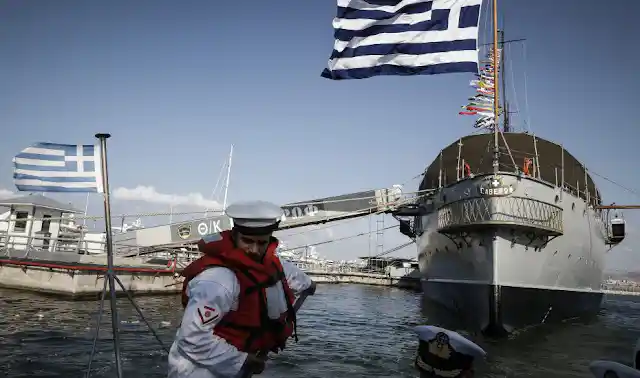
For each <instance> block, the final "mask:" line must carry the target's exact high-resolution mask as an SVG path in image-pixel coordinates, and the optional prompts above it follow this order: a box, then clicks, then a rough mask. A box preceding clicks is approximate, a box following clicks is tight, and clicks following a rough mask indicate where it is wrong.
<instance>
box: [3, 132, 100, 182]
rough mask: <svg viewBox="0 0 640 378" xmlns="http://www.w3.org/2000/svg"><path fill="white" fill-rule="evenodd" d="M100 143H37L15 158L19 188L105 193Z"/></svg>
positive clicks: (15, 173) (14, 163)
mask: <svg viewBox="0 0 640 378" xmlns="http://www.w3.org/2000/svg"><path fill="white" fill-rule="evenodd" d="M100 158H101V156H100V146H99V145H96V146H94V145H81V144H78V145H73V144H56V143H36V144H34V145H32V146H31V147H27V148H25V149H24V150H22V151H20V153H19V154H17V155H16V156H15V157H14V158H13V166H14V169H13V179H14V183H15V185H16V188H17V189H18V190H19V191H25V192H85V193H86V192H94V193H95V192H97V193H102V192H103V189H102V172H101V171H102V170H101V159H100Z"/></svg>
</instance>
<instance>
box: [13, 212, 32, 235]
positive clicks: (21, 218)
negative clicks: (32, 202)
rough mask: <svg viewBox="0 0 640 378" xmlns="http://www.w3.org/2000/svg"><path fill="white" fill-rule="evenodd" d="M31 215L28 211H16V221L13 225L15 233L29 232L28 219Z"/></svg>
mask: <svg viewBox="0 0 640 378" xmlns="http://www.w3.org/2000/svg"><path fill="white" fill-rule="evenodd" d="M28 218H29V213H28V212H26V211H16V221H15V222H14V224H13V231H15V232H25V231H27V219H28Z"/></svg>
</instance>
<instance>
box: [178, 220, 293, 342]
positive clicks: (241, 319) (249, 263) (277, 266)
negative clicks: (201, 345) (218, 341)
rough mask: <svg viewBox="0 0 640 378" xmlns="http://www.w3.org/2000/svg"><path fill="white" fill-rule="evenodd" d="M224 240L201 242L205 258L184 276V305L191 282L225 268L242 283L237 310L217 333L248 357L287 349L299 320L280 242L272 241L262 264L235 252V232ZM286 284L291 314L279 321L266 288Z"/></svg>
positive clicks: (239, 251) (232, 312)
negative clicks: (278, 253) (272, 316)
mask: <svg viewBox="0 0 640 378" xmlns="http://www.w3.org/2000/svg"><path fill="white" fill-rule="evenodd" d="M220 236H221V239H220V240H218V241H214V242H210V243H206V242H205V241H204V240H200V242H199V243H198V247H199V249H200V251H201V252H203V253H204V256H202V257H200V258H199V259H198V260H196V261H194V262H192V263H191V264H189V266H187V267H186V268H185V269H184V271H183V272H182V275H183V276H184V277H185V279H184V282H183V284H182V305H183V306H184V307H186V306H187V303H188V301H189V297H188V296H187V286H188V285H189V282H190V281H191V280H192V279H193V278H194V277H196V276H197V275H198V274H200V273H202V272H203V271H204V270H205V269H208V268H211V267H216V266H219V267H224V268H227V269H230V270H231V271H233V272H234V273H235V275H236V278H237V279H238V282H239V283H240V296H239V298H238V308H237V310H231V311H229V312H228V313H227V314H226V315H225V316H224V317H223V318H222V320H221V321H220V322H219V323H218V324H217V325H216V326H215V328H214V330H213V333H214V334H215V335H217V336H219V337H221V338H223V339H225V340H226V341H227V342H228V343H229V344H231V345H233V346H235V347H236V348H238V350H240V351H243V352H247V353H258V352H263V353H266V352H269V351H271V352H275V353H277V352H278V351H279V350H282V349H284V348H285V345H286V341H287V339H288V338H289V337H291V336H292V335H295V340H296V341H298V339H297V335H296V334H295V328H296V317H295V311H294V310H293V303H294V294H293V291H292V290H291V288H290V287H289V285H288V284H287V280H286V278H285V275H284V271H283V268H282V264H281V263H280V259H278V256H276V254H275V250H276V247H277V246H278V240H277V239H276V238H272V240H271V242H270V243H269V245H268V247H267V251H266V253H265V255H264V258H263V260H262V263H260V262H256V261H255V260H253V259H251V258H250V257H249V256H247V254H246V253H245V252H244V251H242V250H240V249H237V248H235V246H234V243H233V240H232V238H231V231H223V232H222V233H220ZM278 281H280V282H282V287H283V289H284V292H285V297H286V299H287V311H286V312H285V313H283V314H281V316H280V318H279V319H270V318H269V317H268V315H267V313H268V312H267V297H266V288H268V287H270V286H273V285H275V284H276V283H277V282H278Z"/></svg>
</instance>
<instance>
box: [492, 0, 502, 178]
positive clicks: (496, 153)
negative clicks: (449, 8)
mask: <svg viewBox="0 0 640 378" xmlns="http://www.w3.org/2000/svg"><path fill="white" fill-rule="evenodd" d="M493 65H494V70H493V96H494V97H493V117H494V121H493V174H494V175H498V172H499V170H500V167H499V162H500V146H499V144H498V143H499V139H498V133H499V132H500V130H499V128H498V109H499V106H500V105H499V103H500V101H499V97H498V94H499V90H498V87H499V85H498V0H493Z"/></svg>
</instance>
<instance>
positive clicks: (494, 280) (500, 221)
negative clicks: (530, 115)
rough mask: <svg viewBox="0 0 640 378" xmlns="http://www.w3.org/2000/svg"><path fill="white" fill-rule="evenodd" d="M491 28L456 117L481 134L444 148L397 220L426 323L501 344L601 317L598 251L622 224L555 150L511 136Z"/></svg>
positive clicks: (557, 146)
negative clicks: (470, 121)
mask: <svg viewBox="0 0 640 378" xmlns="http://www.w3.org/2000/svg"><path fill="white" fill-rule="evenodd" d="M494 4H495V2H494ZM496 20H497V16H496V15H495V10H494V38H493V41H494V42H495V43H491V44H490V45H491V46H492V47H491V48H490V49H489V52H488V53H487V59H486V60H485V61H481V62H480V65H479V71H478V73H477V75H476V78H475V79H474V80H472V81H471V83H470V84H471V86H472V87H474V88H475V90H476V94H475V95H474V96H473V97H471V98H470V99H469V103H468V104H467V105H466V106H463V109H462V111H460V114H463V115H472V116H476V117H477V119H476V121H475V127H476V128H477V130H478V131H479V132H478V133H474V134H470V135H467V136H464V137H461V138H459V139H458V140H456V141H454V142H453V143H451V144H450V145H448V146H447V147H445V148H444V149H442V150H441V151H440V152H439V153H438V154H437V156H436V157H435V159H434V160H433V161H432V163H431V164H430V165H429V166H428V167H427V168H426V170H425V171H424V173H423V179H422V181H421V183H420V186H419V193H422V194H423V195H422V196H420V197H418V198H417V199H416V201H415V203H414V204H412V205H411V206H404V207H401V208H399V209H398V210H397V211H396V212H395V216H396V218H397V219H398V220H399V221H400V227H401V232H402V233H403V234H405V235H407V236H409V237H411V238H413V239H414V240H415V242H416V245H417V250H418V260H419V265H420V271H421V276H422V288H423V292H424V295H423V297H424V304H425V306H424V308H425V310H427V309H428V315H430V316H435V317H436V318H437V319H438V320H439V321H440V320H441V321H442V322H446V323H456V324H458V325H460V324H463V325H464V326H467V327H469V328H472V329H475V330H481V331H482V332H484V333H488V334H502V335H504V334H509V333H511V332H513V331H515V330H519V329H522V328H528V327H530V326H534V325H538V324H541V323H549V322H553V321H558V320H566V319H570V318H576V317H580V316H584V315H593V314H596V313H597V312H598V311H599V309H600V305H601V302H602V298H603V292H602V290H601V284H602V279H603V269H604V264H605V261H604V260H605V253H606V252H607V250H608V249H610V248H612V247H613V246H615V245H616V244H618V243H620V242H621V241H622V240H624V238H625V222H624V219H623V218H621V217H618V215H617V214H614V213H613V212H610V209H612V208H615V206H603V204H602V197H601V193H600V191H599V190H598V188H597V186H596V184H595V183H594V180H593V178H592V175H591V174H590V172H589V170H588V169H587V168H586V167H585V165H584V164H583V163H582V162H580V161H579V160H578V159H577V158H576V157H575V156H573V155H572V154H571V153H570V152H569V151H567V150H566V149H565V148H564V147H563V145H562V144H561V143H557V142H554V141H552V140H548V139H543V138H540V137H538V136H536V135H534V134H532V133H529V132H515V131H512V130H511V128H510V126H509V120H508V116H509V111H508V103H507V102H506V101H504V99H502V100H503V101H502V104H501V103H500V102H501V101H500V99H499V97H498V93H499V87H500V86H502V88H504V75H500V76H501V77H500V76H499V74H500V73H501V72H500V71H501V69H500V67H501V62H502V61H503V60H504V56H503V54H502V48H503V46H504V44H505V41H504V34H503V33H502V31H498V30H497V22H496ZM499 35H501V38H498V36H499ZM507 42H508V41H507ZM491 50H492V51H491ZM499 78H501V79H502V85H500V81H499ZM503 91H504V90H503ZM482 131H486V132H482ZM445 319H446V320H445Z"/></svg>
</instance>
